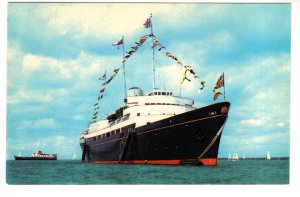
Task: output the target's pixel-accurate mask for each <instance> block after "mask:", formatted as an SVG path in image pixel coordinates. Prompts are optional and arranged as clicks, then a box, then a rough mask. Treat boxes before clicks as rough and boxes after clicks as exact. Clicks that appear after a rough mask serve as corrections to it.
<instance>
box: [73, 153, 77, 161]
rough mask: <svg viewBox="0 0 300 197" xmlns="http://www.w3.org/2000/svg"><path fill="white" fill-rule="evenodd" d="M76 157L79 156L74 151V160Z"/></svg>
mask: <svg viewBox="0 0 300 197" xmlns="http://www.w3.org/2000/svg"><path fill="white" fill-rule="evenodd" d="M76 157H77V155H76V153H75V152H74V154H73V157H72V160H75V159H76Z"/></svg>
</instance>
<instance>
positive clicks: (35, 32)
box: [6, 3, 291, 159]
mask: <svg viewBox="0 0 300 197" xmlns="http://www.w3.org/2000/svg"><path fill="white" fill-rule="evenodd" d="M150 13H152V14H153V25H154V34H155V35H156V36H157V38H158V40H159V41H160V42H161V43H162V44H163V45H164V46H165V47H166V49H167V51H169V52H171V53H172V54H174V55H176V56H177V57H178V58H179V59H180V60H181V61H182V62H184V63H186V64H189V65H192V67H193V68H194V69H195V71H196V73H197V74H198V75H199V76H201V78H203V79H204V80H205V81H206V86H205V88H204V89H203V91H201V92H200V93H199V92H198V88H199V83H198V82H197V81H192V82H190V83H188V82H186V83H184V85H183V91H182V94H183V96H186V97H191V98H193V99H195V101H196V106H197V107H201V106H203V105H208V104H211V103H213V99H212V98H213V92H212V88H213V85H214V84H215V83H216V81H217V79H218V77H219V76H220V75H221V74H222V72H224V73H225V85H226V98H227V100H228V101H230V102H231V110H230V114H229V119H228V121H227V124H226V127H225V129H224V132H223V135H222V139H221V145H220V151H219V153H220V156H221V157H227V156H228V154H232V153H236V152H237V153H238V154H239V155H240V156H242V155H243V154H245V155H246V156H249V157H252V156H255V157H256V156H257V157H261V156H265V155H266V152H267V151H268V150H269V151H270V152H271V156H273V157H276V156H288V155H289V144H290V142H289V137H290V126H289V125H290V74H291V71H290V65H291V60H290V55H291V49H290V48H291V19H290V17H291V16H290V15H291V6H290V4H167V3H165V4H145V3H143V4H104V3H103V4H100V3H99V4H95V3H93V4H83V3H81V4H71V3H59V4H56V3H49V4H46V3H41V4H39V3H34V4H30V3H16V4H14V3H10V4H9V5H8V38H7V39H8V40H7V45H8V47H7V136H6V137H7V141H6V142H7V158H8V159H12V158H13V155H14V154H18V153H19V152H21V153H22V154H24V155H25V154H31V153H32V152H36V151H37V150H39V149H41V150H43V151H45V152H55V153H58V155H59V158H61V159H70V158H71V157H72V155H73V153H74V152H76V153H77V155H78V156H79V155H80V154H81V150H80V147H79V136H80V132H81V131H83V130H84V129H85V128H86V127H87V123H88V122H89V121H90V119H91V117H92V113H93V104H94V103H95V102H96V101H97V94H98V91H99V90H100V88H101V84H100V83H99V80H98V78H99V76H100V75H102V74H103V73H104V71H105V70H107V73H108V75H110V74H112V71H113V69H114V68H116V67H118V66H120V65H121V53H122V51H121V50H118V49H117V48H116V47H112V46H111V44H112V43H113V42H115V41H117V40H119V39H120V38H121V37H122V35H124V36H125V49H126V50H129V47H130V46H133V45H134V42H135V41H138V40H139V38H140V37H141V36H142V35H145V34H148V33H149V30H148V29H145V28H144V27H143V25H142V24H143V23H144V21H145V20H146V18H148V17H149V15H150ZM156 65H157V67H158V68H157V84H158V85H157V86H158V87H159V88H162V89H169V90H172V91H173V92H174V93H175V94H178V90H179V85H178V84H179V82H180V80H181V77H182V73H181V71H180V67H179V66H178V65H177V64H176V63H175V62H174V61H173V60H171V59H170V58H167V57H165V56H164V55H162V53H157V60H156ZM126 69H127V70H126V71H127V79H128V80H127V84H128V87H132V86H139V87H141V88H142V89H143V90H144V92H149V91H150V90H151V88H152V78H151V77H152V73H151V69H152V64H151V50H150V41H147V42H146V43H145V44H144V45H143V46H142V47H141V48H140V49H139V51H137V52H136V53H135V54H134V55H132V56H131V57H130V59H128V61H127V63H126ZM106 92H107V97H108V104H107V105H108V106H107V111H108V112H112V111H113V110H114V109H116V108H117V107H119V106H120V105H121V104H122V99H123V84H122V74H121V73H119V74H118V75H117V77H116V78H115V79H114V80H113V81H112V82H111V83H110V84H109V86H108V87H107V91H106ZM218 101H222V99H221V97H220V98H219V100H218ZM101 105H102V106H103V103H102V104H101ZM101 115H102V116H103V115H104V111H103V112H102V114H101Z"/></svg>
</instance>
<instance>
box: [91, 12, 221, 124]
mask: <svg viewBox="0 0 300 197" xmlns="http://www.w3.org/2000/svg"><path fill="white" fill-rule="evenodd" d="M151 18H152V15H151V16H150V17H149V18H147V19H146V21H145V22H144V23H143V26H144V27H145V28H151V27H152V21H151ZM149 37H152V47H153V48H156V47H157V48H158V51H159V52H162V53H164V54H165V55H166V56H167V57H169V58H171V59H173V60H175V61H176V63H177V64H178V65H180V66H181V67H183V68H184V70H183V77H182V80H181V82H180V83H181V84H183V83H184V82H185V81H188V82H191V79H190V78H188V77H187V73H190V74H191V75H192V76H193V78H194V79H197V80H198V81H199V83H200V84H201V87H200V88H199V90H203V89H204V87H205V80H203V79H201V78H200V77H199V76H198V75H197V74H196V72H195V71H194V70H193V69H192V67H191V66H190V65H187V64H183V63H182V61H180V60H179V59H178V58H177V57H176V56H175V55H173V54H172V53H171V52H168V51H166V47H164V46H163V45H162V44H161V42H160V41H159V40H158V39H157V38H156V37H155V35H153V33H152V28H151V33H150V34H147V35H144V36H141V37H140V39H139V40H138V41H137V42H135V45H134V46H132V47H130V50H129V51H127V52H126V54H125V55H124V56H123V60H122V63H125V62H126V61H127V60H128V59H129V58H130V57H131V56H132V55H133V54H134V53H135V52H136V51H137V50H138V49H139V48H140V47H141V46H142V45H143V44H144V43H145V42H146V41H147V40H148V38H149ZM120 45H124V37H122V39H120V40H118V41H117V42H115V43H113V44H112V46H117V47H118V49H119V46H120ZM119 70H120V67H117V68H115V69H114V70H113V74H112V75H111V76H110V77H109V79H108V80H106V71H105V73H104V74H103V75H102V76H101V77H99V80H100V81H102V80H104V82H103V83H102V88H101V89H100V91H99V95H98V101H97V103H95V104H94V116H93V118H92V119H93V121H94V122H95V121H96V119H97V115H98V113H99V109H100V106H99V101H100V100H101V99H102V98H103V96H104V92H105V88H106V85H107V84H109V83H110V82H111V81H112V80H113V79H114V78H115V76H116V75H117V74H118V72H119ZM221 87H224V99H225V86H224V73H223V74H222V75H221V76H220V78H219V79H218V81H217V83H216V85H215V86H214V88H213V92H214V97H213V99H214V101H216V100H217V99H218V97H219V96H220V95H222V93H221V92H220V91H219V88H221Z"/></svg>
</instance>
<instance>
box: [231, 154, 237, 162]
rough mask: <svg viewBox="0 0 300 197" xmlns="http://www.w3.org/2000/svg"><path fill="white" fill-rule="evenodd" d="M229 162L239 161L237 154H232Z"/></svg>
mask: <svg viewBox="0 0 300 197" xmlns="http://www.w3.org/2000/svg"><path fill="white" fill-rule="evenodd" d="M230 160H231V161H237V160H239V156H238V154H237V153H235V154H232V157H231V159H230Z"/></svg>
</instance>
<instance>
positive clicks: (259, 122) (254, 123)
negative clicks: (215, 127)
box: [241, 119, 262, 126]
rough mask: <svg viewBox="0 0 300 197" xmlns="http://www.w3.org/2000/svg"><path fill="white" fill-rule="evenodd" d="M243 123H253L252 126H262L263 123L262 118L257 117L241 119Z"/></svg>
mask: <svg viewBox="0 0 300 197" xmlns="http://www.w3.org/2000/svg"><path fill="white" fill-rule="evenodd" d="M241 124H246V125H251V126H260V125H262V121H261V120H257V119H248V120H241Z"/></svg>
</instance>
